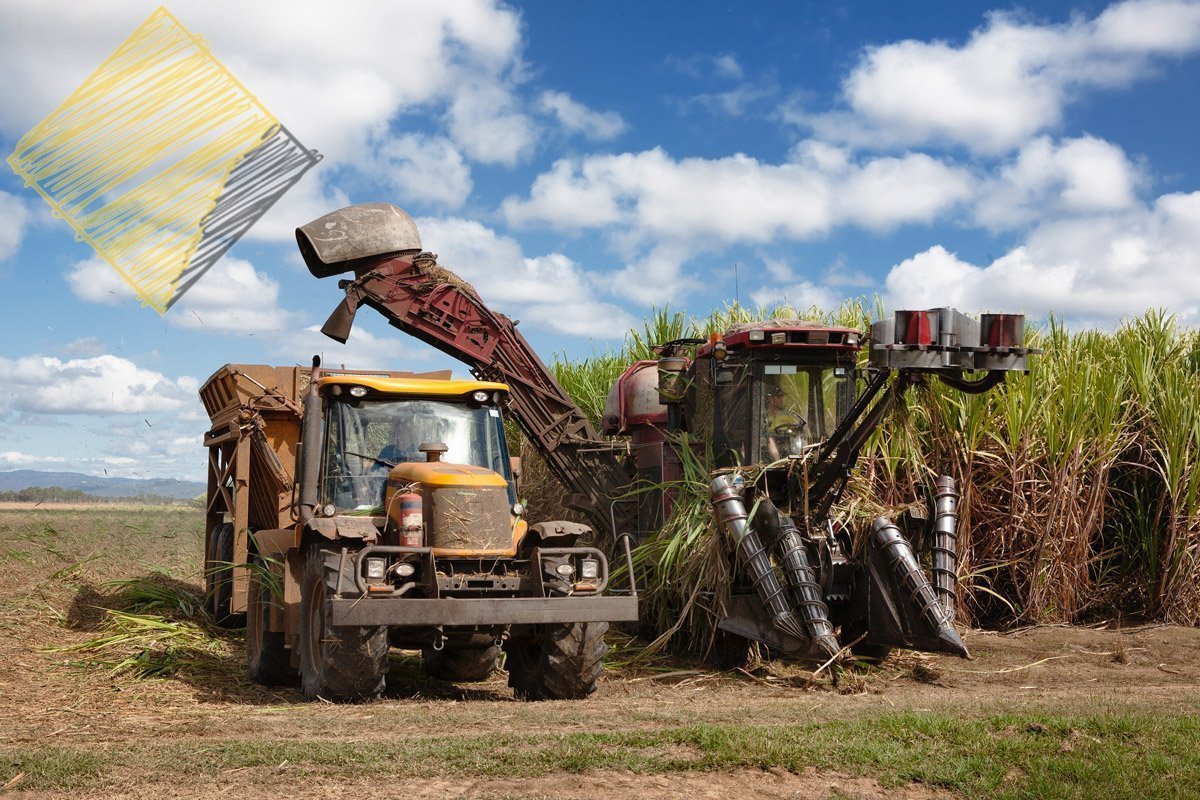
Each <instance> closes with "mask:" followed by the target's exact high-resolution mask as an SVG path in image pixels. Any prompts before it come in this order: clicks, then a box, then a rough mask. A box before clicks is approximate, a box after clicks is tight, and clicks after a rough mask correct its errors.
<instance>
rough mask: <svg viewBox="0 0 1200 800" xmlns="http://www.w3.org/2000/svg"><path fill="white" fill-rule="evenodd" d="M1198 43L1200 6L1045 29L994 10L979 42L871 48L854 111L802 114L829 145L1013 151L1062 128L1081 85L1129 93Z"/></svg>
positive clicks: (1128, 10) (1154, 7) (1163, 5)
mask: <svg viewBox="0 0 1200 800" xmlns="http://www.w3.org/2000/svg"><path fill="white" fill-rule="evenodd" d="M1198 48H1200V4H1197V3H1195V2H1191V1H1190V0H1130V1H1129V2H1125V3H1120V4H1116V5H1113V6H1110V7H1109V8H1108V9H1106V10H1105V11H1104V12H1102V13H1101V14H1100V15H1099V16H1097V17H1096V18H1094V19H1085V18H1082V17H1075V18H1073V19H1072V20H1071V21H1070V22H1067V23H1064V24H1058V25H1038V24H1033V23H1029V22H1026V21H1024V19H1023V18H1022V17H1020V16H1017V15H1015V14H1008V13H1001V12H996V13H993V14H991V15H990V16H989V17H988V20H987V22H986V24H985V25H984V26H983V27H981V28H979V29H978V30H976V31H974V32H973V33H972V34H971V37H970V38H969V40H968V41H967V42H966V43H965V44H963V45H961V46H955V45H952V44H950V43H947V42H944V41H932V42H923V41H915V40H911V39H910V40H905V41H902V42H896V43H893V44H887V45H883V46H879V47H870V48H868V49H867V50H866V52H865V53H864V54H863V56H862V58H861V60H860V61H859V63H858V64H857V65H856V66H855V68H854V70H853V71H852V72H851V73H850V75H849V76H848V77H847V78H846V80H845V81H844V82H843V85H842V97H843V100H844V102H845V105H846V106H847V110H845V111H835V112H829V113H823V114H806V113H804V112H803V111H800V112H795V113H794V114H793V117H794V118H795V119H796V120H797V121H800V122H803V123H804V124H807V125H809V126H811V127H812V128H813V129H814V130H815V131H816V132H817V134H818V136H820V137H821V138H825V139H831V140H835V141H836V140H841V141H847V142H851V143H854V144H859V145H864V146H869V147H879V146H889V145H901V146H903V145H913V144H919V143H936V142H942V143H954V144H960V145H963V146H966V147H968V148H970V149H972V150H974V151H977V152H981V153H993V154H998V153H1004V152H1007V151H1009V150H1011V149H1013V148H1016V147H1018V146H1020V144H1021V143H1022V142H1024V141H1026V140H1027V139H1029V138H1032V137H1033V136H1035V135H1037V134H1038V133H1039V132H1041V131H1044V130H1047V129H1052V128H1054V127H1055V126H1057V125H1058V124H1059V123H1060V121H1061V119H1062V114H1063V110H1064V107H1065V106H1066V105H1067V104H1068V103H1070V102H1072V101H1073V100H1074V99H1076V98H1077V97H1078V96H1079V94H1080V93H1081V90H1083V89H1088V88H1107V87H1120V86H1125V85H1128V84H1130V83H1132V82H1133V81H1135V80H1137V79H1138V78H1140V77H1142V76H1144V75H1145V74H1147V72H1148V71H1149V70H1150V69H1151V68H1152V67H1153V66H1154V65H1155V64H1156V63H1157V62H1158V61H1159V60H1161V59H1162V58H1164V57H1170V56H1179V55H1183V54H1186V53H1190V52H1194V51H1195V50H1196V49H1198Z"/></svg>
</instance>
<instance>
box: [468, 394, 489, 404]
mask: <svg viewBox="0 0 1200 800" xmlns="http://www.w3.org/2000/svg"><path fill="white" fill-rule="evenodd" d="M471 399H472V400H474V401H475V402H476V403H486V402H487V401H488V393H487V392H476V393H475V394H473V395H471Z"/></svg>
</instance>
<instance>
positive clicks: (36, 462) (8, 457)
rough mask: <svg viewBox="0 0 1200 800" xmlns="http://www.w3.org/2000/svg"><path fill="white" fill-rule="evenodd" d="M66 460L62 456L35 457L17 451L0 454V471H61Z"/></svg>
mask: <svg viewBox="0 0 1200 800" xmlns="http://www.w3.org/2000/svg"><path fill="white" fill-rule="evenodd" d="M66 464H67V459H65V458H63V457H62V456H35V455H32V454H30V453H22V452H20V451H17V450H7V451H5V452H2V453H0V469H6V470H7V469H41V470H46V469H49V470H60V471H61V470H62V469H63V468H64V466H65V465H66Z"/></svg>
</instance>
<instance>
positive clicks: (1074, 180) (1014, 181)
mask: <svg viewBox="0 0 1200 800" xmlns="http://www.w3.org/2000/svg"><path fill="white" fill-rule="evenodd" d="M1141 181H1142V177H1141V175H1140V173H1139V171H1138V169H1137V168H1136V167H1135V166H1134V165H1133V164H1131V163H1130V162H1129V160H1128V159H1126V157H1125V153H1124V151H1122V150H1121V148H1120V147H1117V146H1116V145H1114V144H1112V143H1110V142H1106V141H1104V140H1102V139H1096V138H1094V137H1091V136H1083V137H1080V138H1077V139H1064V140H1062V141H1059V142H1057V143H1056V142H1054V141H1052V140H1051V139H1050V138H1049V137H1047V136H1040V137H1038V138H1036V139H1034V140H1032V141H1030V142H1028V143H1026V144H1025V146H1024V147H1022V148H1021V151H1020V152H1019V153H1018V154H1017V156H1016V157H1015V158H1013V159H1012V160H1011V161H1009V162H1007V163H1005V164H1003V165H1002V166H1001V167H1000V168H999V170H998V171H997V174H996V175H995V176H994V177H992V178H990V179H989V180H988V181H986V182H985V184H984V185H983V186H982V187H981V188H980V191H979V200H978V202H977V203H976V207H975V219H976V221H977V222H978V223H979V224H981V225H983V226H984V227H987V228H990V229H993V230H995V229H1004V228H1011V227H1018V226H1021V225H1024V224H1026V223H1028V222H1031V221H1034V220H1038V219H1042V218H1044V217H1045V216H1046V215H1047V214H1051V213H1054V214H1087V213H1094V212H1107V211H1120V210H1122V209H1127V208H1132V207H1133V206H1134V205H1135V204H1136V202H1137V200H1136V197H1135V193H1134V190H1135V188H1136V187H1137V185H1138V184H1139V183H1140V182H1141Z"/></svg>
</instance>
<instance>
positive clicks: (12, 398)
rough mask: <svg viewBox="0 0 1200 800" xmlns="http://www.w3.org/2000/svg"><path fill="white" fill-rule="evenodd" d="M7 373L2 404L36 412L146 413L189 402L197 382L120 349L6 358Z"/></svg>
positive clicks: (0, 366)
mask: <svg viewBox="0 0 1200 800" xmlns="http://www.w3.org/2000/svg"><path fill="white" fill-rule="evenodd" d="M0 371H3V373H4V374H5V376H6V381H5V392H4V394H3V395H2V396H0V410H6V411H14V410H15V411H24V412H29V413H32V414H142V413H148V412H159V411H175V410H178V409H181V408H183V407H184V406H185V405H186V404H188V403H189V402H190V401H191V400H192V398H193V396H189V395H190V393H189V391H188V389H189V388H194V387H193V386H192V385H190V384H189V385H181V384H180V383H179V382H178V381H172V380H171V379H169V378H167V377H166V376H165V375H163V374H162V373H160V372H154V371H153V370H148V369H143V368H141V367H139V366H138V365H137V364H135V363H133V362H132V361H130V360H128V359H125V358H120V357H118V356H114V355H107V354H105V355H100V356H96V357H93V358H72V359H68V360H66V361H63V360H62V359H58V358H53V357H50V356H25V357H23V358H17V359H7V358H0Z"/></svg>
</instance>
